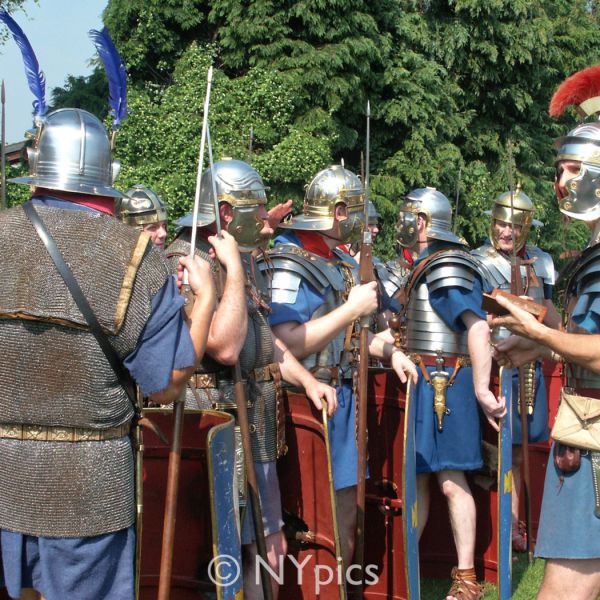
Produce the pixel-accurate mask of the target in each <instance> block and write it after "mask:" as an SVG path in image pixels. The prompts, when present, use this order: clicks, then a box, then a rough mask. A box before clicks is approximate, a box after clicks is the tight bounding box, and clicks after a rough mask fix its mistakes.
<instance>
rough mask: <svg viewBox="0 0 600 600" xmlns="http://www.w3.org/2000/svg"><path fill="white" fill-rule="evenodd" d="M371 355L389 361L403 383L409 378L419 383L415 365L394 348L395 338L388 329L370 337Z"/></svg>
mask: <svg viewBox="0 0 600 600" xmlns="http://www.w3.org/2000/svg"><path fill="white" fill-rule="evenodd" d="M369 355H370V356H374V357H375V358H381V359H383V360H386V361H389V363H390V364H391V366H392V368H393V369H394V371H395V372H396V374H397V375H398V377H399V378H400V381H402V383H406V380H407V378H408V377H410V378H411V379H412V380H413V383H417V379H418V373H417V368H416V367H415V364H414V363H413V362H412V361H411V360H410V359H409V358H408V356H406V354H404V352H402V351H401V350H400V349H399V348H396V347H395V346H394V336H393V334H392V332H391V330H390V329H389V328H388V329H386V330H384V331H380V332H379V333H377V334H371V335H370V337H369Z"/></svg>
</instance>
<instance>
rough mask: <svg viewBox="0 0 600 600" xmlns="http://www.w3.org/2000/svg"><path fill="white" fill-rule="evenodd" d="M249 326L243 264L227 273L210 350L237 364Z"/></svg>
mask: <svg viewBox="0 0 600 600" xmlns="http://www.w3.org/2000/svg"><path fill="white" fill-rule="evenodd" d="M247 329H248V309H247V306H246V293H245V279H244V272H243V270H242V268H241V266H240V268H239V269H236V270H233V271H232V272H231V273H228V274H227V276H226V280H225V289H224V290H223V296H222V297H221V299H220V301H219V305H218V307H217V310H216V312H215V314H214V317H213V320H212V323H211V326H210V333H209V336H208V344H207V347H206V350H207V352H208V354H210V356H211V357H212V358H214V359H215V360H216V361H217V362H219V363H221V364H224V365H233V364H235V362H236V361H237V359H238V356H239V354H240V352H241V350H242V346H243V345H244V341H245V339H246V332H247Z"/></svg>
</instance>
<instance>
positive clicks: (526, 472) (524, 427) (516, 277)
mask: <svg viewBox="0 0 600 600" xmlns="http://www.w3.org/2000/svg"><path fill="white" fill-rule="evenodd" d="M507 151H508V184H509V188H510V219H511V223H512V227H511V231H512V254H511V264H510V291H511V293H513V294H515V296H522V295H523V281H522V279H521V261H520V260H519V257H518V256H517V244H516V235H515V217H514V185H513V183H514V180H513V173H512V142H511V141H510V140H509V142H508V146H507ZM526 377H527V367H526V366H522V367H519V412H520V417H521V448H522V453H523V477H522V479H523V491H524V494H525V524H526V528H527V557H528V559H529V564H532V563H533V545H532V543H531V493H530V490H531V475H530V468H529V426H528V422H527V416H528V412H527V393H526V385H525V381H526ZM508 410H512V406H510V407H508Z"/></svg>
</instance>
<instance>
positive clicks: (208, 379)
mask: <svg viewBox="0 0 600 600" xmlns="http://www.w3.org/2000/svg"><path fill="white" fill-rule="evenodd" d="M225 374H226V375H225ZM246 379H252V380H253V381H256V382H257V383H260V382H263V381H271V380H272V379H273V375H272V373H271V365H266V366H265V367H258V368H256V369H254V370H253V371H251V372H250V373H248V375H247V376H246ZM190 381H191V382H192V384H193V385H194V387H195V388H196V389H198V390H206V389H216V388H218V387H219V382H221V381H229V382H231V381H232V379H231V373H230V372H229V371H220V372H218V373H194V374H193V375H192V377H191V379H190Z"/></svg>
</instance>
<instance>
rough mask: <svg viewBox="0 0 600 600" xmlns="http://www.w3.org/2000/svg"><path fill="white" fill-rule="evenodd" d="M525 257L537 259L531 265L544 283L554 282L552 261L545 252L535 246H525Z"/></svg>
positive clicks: (554, 273)
mask: <svg viewBox="0 0 600 600" xmlns="http://www.w3.org/2000/svg"><path fill="white" fill-rule="evenodd" d="M527 258H535V259H537V260H536V261H535V262H534V263H533V265H532V266H533V270H534V271H535V274H536V275H537V276H538V277H539V278H540V279H541V280H542V281H543V282H544V283H545V284H546V285H554V284H555V283H556V271H555V269H554V261H553V260H552V257H551V256H550V255H549V254H548V253H547V252H544V251H543V250H541V249H540V248H538V247H537V246H527Z"/></svg>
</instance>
